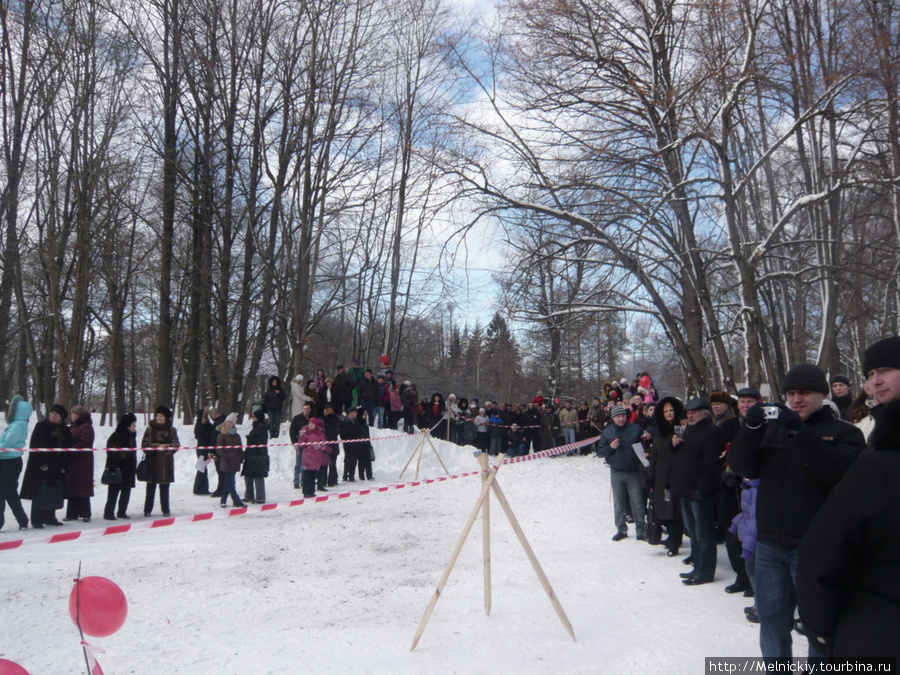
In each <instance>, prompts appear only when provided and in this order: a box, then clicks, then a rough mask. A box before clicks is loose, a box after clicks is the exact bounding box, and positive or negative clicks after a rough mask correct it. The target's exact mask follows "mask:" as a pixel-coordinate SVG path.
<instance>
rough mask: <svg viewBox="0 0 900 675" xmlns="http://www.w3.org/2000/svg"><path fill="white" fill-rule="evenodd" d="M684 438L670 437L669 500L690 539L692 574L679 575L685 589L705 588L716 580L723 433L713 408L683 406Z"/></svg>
mask: <svg viewBox="0 0 900 675" xmlns="http://www.w3.org/2000/svg"><path fill="white" fill-rule="evenodd" d="M684 409H685V411H686V412H687V419H688V427H687V429H686V430H685V433H684V438H683V439H682V438H679V437H678V436H677V435H675V436H673V437H672V452H673V454H674V457H673V458H672V479H671V485H672V497H673V498H675V499H678V500H679V501H680V503H681V515H682V518H683V519H684V529H685V531H686V532H687V535H688V536H689V537H690V538H691V561H692V562H693V564H694V569H693V571H692V572H685V573H684V574H682V575H681V577H682V579H683V583H684V584H685V585H686V586H700V585H701V584H708V583H709V582H711V581H712V580H713V579H715V577H716V520H715V510H716V495H717V494H718V493H719V464H718V460H719V454H721V452H722V450H723V449H724V443H723V442H722V432H721V430H720V429H719V427H717V426H716V425H715V424H713V420H712V406H711V405H710V403H709V401H707V400H706V399H704V398H694V399H691V400H690V401H688V402H687V405H685V406H684Z"/></svg>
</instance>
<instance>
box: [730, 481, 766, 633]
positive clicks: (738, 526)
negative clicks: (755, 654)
mask: <svg viewBox="0 0 900 675" xmlns="http://www.w3.org/2000/svg"><path fill="white" fill-rule="evenodd" d="M758 492H759V479H758V478H754V479H753V480H747V479H746V478H745V479H744V486H743V489H742V490H741V512H740V513H739V514H737V515H736V516H735V517H734V519H733V520H732V521H731V527H730V528H728V531H729V532H731V534H734V535H736V536H737V538H738V539H740V541H741V549H742V550H741V557H742V558H743V559H744V563H745V565H746V569H747V576H748V577H750V586H751V588H752V589H753V590H754V591H756V495H757V493H758ZM744 613H745V614H746V615H747V620H748V621H750V622H751V623H759V617H758V615H757V613H756V605H755V604H754V605H753V606H752V607H747V608H745V609H744Z"/></svg>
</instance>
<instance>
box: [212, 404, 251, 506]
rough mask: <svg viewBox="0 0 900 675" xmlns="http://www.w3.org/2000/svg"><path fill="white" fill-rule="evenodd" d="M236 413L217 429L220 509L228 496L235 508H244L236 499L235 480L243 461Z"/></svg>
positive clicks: (242, 503)
mask: <svg viewBox="0 0 900 675" xmlns="http://www.w3.org/2000/svg"><path fill="white" fill-rule="evenodd" d="M236 423H237V413H231V414H229V415H228V417H226V418H225V422H223V423H222V426H220V427H219V437H218V439H216V446H217V447H216V454H217V455H218V456H219V470H220V471H221V472H222V508H223V509H224V508H225V507H226V506H227V505H228V495H231V501H232V502H233V503H234V505H235V506H236V507H237V508H240V507H242V506H246V504H244V502H242V501H241V498H240V497H238V493H237V486H236V485H235V479H236V477H237V472H238V471H239V470H240V468H241V463H242V462H243V461H244V448H243V447H242V446H243V443H242V442H241V436H240V434H239V433H238V432H237V427H236V426H235V424H236Z"/></svg>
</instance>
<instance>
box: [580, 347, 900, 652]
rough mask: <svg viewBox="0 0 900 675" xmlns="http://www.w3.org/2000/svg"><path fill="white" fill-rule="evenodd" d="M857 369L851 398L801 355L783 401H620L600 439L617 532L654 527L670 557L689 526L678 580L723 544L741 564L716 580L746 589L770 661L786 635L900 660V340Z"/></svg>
mask: <svg viewBox="0 0 900 675" xmlns="http://www.w3.org/2000/svg"><path fill="white" fill-rule="evenodd" d="M863 375H864V387H863V392H861V394H860V395H859V396H858V397H856V398H854V397H853V396H852V394H851V392H850V380H849V378H847V377H845V376H843V375H835V376H833V377H832V378H831V380H830V382H829V380H828V379H827V378H826V374H825V372H824V371H823V370H822V369H821V368H819V367H817V366H815V365H812V364H801V365H798V366H795V367H794V368H792V369H790V370H789V371H788V373H787V374H786V376H785V378H784V381H783V382H782V383H781V390H782V391H783V392H784V396H785V404H784V405H782V404H764V403H762V402H761V396H760V394H759V392H758V391H757V390H755V389H752V388H745V389H741V390H739V391H738V392H737V395H736V396H730V395H729V394H727V393H726V392H724V391H716V392H712V393H711V394H710V395H709V397H708V398H693V399H690V400H689V401H687V402H686V403H682V402H681V401H680V400H678V399H677V398H675V397H666V398H663V399H662V400H660V401H657V402H655V404H654V405H652V406H651V405H645V406H644V409H645V414H644V415H643V422H641V420H640V419H639V416H636V415H635V414H634V411H633V410H629V409H627V408H625V407H624V406H619V405H615V406H613V407H612V409H611V410H610V411H609V416H610V418H611V423H609V424H607V426H605V428H604V429H603V431H602V433H601V436H600V439H599V440H598V442H597V444H596V451H597V454H598V456H600V457H604V458H606V461H607V463H608V464H609V467H610V483H611V487H612V493H613V501H614V519H615V525H616V533H615V534H614V535H613V540H614V541H622V540H623V539H625V538H627V536H628V529H627V523H628V521H629V520H633V522H634V524H635V530H636V534H637V538H638V539H644V538H645V537H646V527H647V523H649V522H654V523H655V524H658V525H662V526H663V527H664V528H665V530H666V532H667V534H668V537H667V539H665V540H664V541H662V542H661V543H663V544H665V545H666V547H667V549H668V551H667V555H668V556H669V557H675V556H677V555H678V552H679V548H680V546H681V544H682V541H683V536H684V534H687V536H688V537H689V539H690V546H691V548H690V555H689V556H688V557H687V558H685V559H684V561H683V562H684V563H685V564H686V565H689V566H690V567H691V569H690V571H687V572H684V573H682V574H681V577H682V582H683V583H684V584H685V585H687V586H699V585H703V584H707V583H709V582H711V581H713V579H714V578H715V573H716V561H717V543H718V542H720V541H722V540H724V543H725V545H726V550H727V552H728V558H729V562H730V564H731V566H732V568H733V570H734V572H735V574H736V579H735V581H734V583H732V584H730V585H729V586H727V587H726V588H725V590H726V591H727V592H729V593H738V592H743V593H744V595H745V596H747V597H755V605H754V606H752V607H748V608H746V609H745V613H746V614H747V618H748V619H749V620H750V621H753V622H756V623H759V625H760V637H759V640H760V648H761V652H762V655H763V657H765V658H766V659H767V660H778V659H785V658H788V657H791V656H792V630H797V632H799V633H801V634H803V635H806V637H807V639H808V642H809V651H808V655H809V657H810V658H813V659H826V658H836V659H842V658H859V657H893V658H898V657H900V490H898V487H897V486H898V485H900V337H892V338H887V339H885V340H881V341H879V342H877V343H875V344H874V345H872V346H871V347H869V348H868V349H867V350H866V352H865V357H864V367H863ZM616 398H619V397H616ZM620 400H621V399H620ZM648 408H649V409H650V412H649V413H647V412H646V411H647V409H648ZM603 423H604V422H603V421H601V422H600V425H601V426H602V425H603ZM642 453H643V454H644V455H645V459H647V460H648V462H649V465H648V466H647V467H646V469H644V468H643V467H642V462H641V458H640V455H641V454H642ZM645 488H646V490H645ZM646 511H649V515H647V514H646V513H645V512H646ZM654 543H655V542H654ZM798 604H799V619H796V618H795V611H796V610H797V609H798Z"/></svg>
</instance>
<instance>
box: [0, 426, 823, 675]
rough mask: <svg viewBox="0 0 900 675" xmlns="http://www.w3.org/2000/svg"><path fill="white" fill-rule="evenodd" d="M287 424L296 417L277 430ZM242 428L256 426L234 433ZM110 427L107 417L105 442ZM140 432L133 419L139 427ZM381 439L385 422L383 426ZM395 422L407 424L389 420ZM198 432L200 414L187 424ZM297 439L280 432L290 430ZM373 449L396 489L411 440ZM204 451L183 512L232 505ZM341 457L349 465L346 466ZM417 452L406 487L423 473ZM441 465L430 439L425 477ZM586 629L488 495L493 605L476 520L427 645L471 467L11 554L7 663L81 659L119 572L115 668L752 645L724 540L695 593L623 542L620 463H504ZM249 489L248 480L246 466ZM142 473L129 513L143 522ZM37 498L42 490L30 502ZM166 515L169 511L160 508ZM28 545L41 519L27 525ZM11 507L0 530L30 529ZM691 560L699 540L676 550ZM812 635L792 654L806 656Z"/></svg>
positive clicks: (476, 660)
mask: <svg viewBox="0 0 900 675" xmlns="http://www.w3.org/2000/svg"><path fill="white" fill-rule="evenodd" d="M283 428H284V430H285V433H286V429H287V426H286V425H283ZM240 430H241V432H242V434H243V433H245V432H246V427H241V428H240ZM111 431H112V430H111V429H109V428H98V429H97V436H98V438H97V442H96V445H97V446H98V447H102V446H103V445H105V442H106V438H107V437H108V436H109V434H110V433H111ZM142 433H143V429H142V428H139V429H138V438H140V435H141V434H142ZM381 433H384V434H387V433H388V432H381ZM395 433H396V432H395ZM179 436H180V438H181V441H182V443H184V444H186V445H187V444H188V443H192V442H193V433H192V429H191V428H190V427H184V428H179ZM282 440H286V436H283V437H282ZM417 441H418V438H415V437H408V438H402V439H396V440H386V441H383V442H379V443H376V445H375V448H376V455H377V459H376V461H375V464H374V467H375V469H374V470H375V481H374V482H373V483H362V484H360V483H355V484H341V486H340V488H338V489H339V490H343V489H344V488H346V487H356V488H359V487H372V486H375V485H386V484H392V483H396V482H398V475H399V473H400V470H401V469H402V468H403V465H404V464H405V463H406V461H407V459H409V457H410V455H411V453H412V452H413V450H414V448H415V447H416V443H417ZM435 444H436V446H437V448H438V450H439V452H440V453H441V457H442V458H443V460H444V463H445V464H446V465H447V468H448V469H449V470H450V471H451V472H452V473H462V472H468V471H473V470H476V469H477V468H478V465H477V462H476V460H475V459H474V458H473V456H472V450H473V449H472V448H469V447H466V448H459V447H457V446H454V445H450V444H446V443H443V442H440V441H438V442H436V443H435ZM270 455H271V456H272V472H271V474H270V477H269V478H268V479H267V480H266V488H267V491H268V498H269V502H274V501H277V502H287V501H289V500H291V499H298V498H299V497H300V494H299V491H298V490H294V489H293V487H292V470H293V451H292V450H291V449H290V448H287V447H282V448H272V449H271V450H270ZM195 461H196V458H195V454H194V453H193V451H182V452H179V453H178V454H177V455H176V475H177V480H176V483H175V484H174V485H173V486H172V514H173V515H174V516H185V515H189V514H193V513H203V512H208V511H211V510H218V500H217V499H210V498H208V497H198V496H194V495H192V494H191V486H192V480H193V471H194V463H195ZM341 461H342V458H341V459H339V465H340V462H341ZM102 470H103V459H102V455H98V456H97V457H96V459H95V474H96V483H97V488H96V494H97V496H96V497H94V499H93V500H92V506H93V511H94V514H95V517H94V519H93V520H92V522H90V523H88V524H77V525H76V524H72V523H69V524H67V525H66V526H65V527H64V528H56V529H55V530H54V531H53V532H52V533H53V534H56V533H57V532H58V531H61V530H71V529H75V528H82V529H85V530H87V529H91V528H103V527H105V526H106V525H108V523H106V522H105V521H104V520H103V519H102V517H101V515H102V509H103V501H104V500H105V495H106V488H105V486H102V485H100V475H101V473H102ZM414 472H415V462H414V463H413V465H412V467H411V470H408V471H407V474H406V475H405V476H404V480H405V481H407V480H412V477H413V475H414ZM441 475H443V470H442V469H441V467H440V465H439V464H438V462H437V460H436V459H435V458H434V456H433V455H432V454H431V451H430V450H429V449H428V448H427V446H426V453H425V454H424V455H423V462H422V468H421V470H420V478H434V477H438V476H441ZM498 481H499V483H500V485H501V486H502V488H503V490H504V492H505V494H506V496H507V498H508V499H509V501H510V504H511V506H512V508H513V510H514V511H515V513H516V515H517V517H518V519H519V522H520V524H521V526H522V528H523V529H524V531H525V534H526V536H527V537H528V539H529V541H530V543H531V545H532V547H533V548H534V551H535V553H536V555H537V557H538V559H539V561H540V562H541V564H542V566H543V568H544V570H545V572H546V573H547V576H548V577H549V580H550V583H551V584H552V586H553V589H554V591H555V593H556V595H557V597H558V598H559V600H560V602H561V604H562V606H563V608H564V610H565V612H566V614H567V615H568V617H569V620H570V621H571V623H572V625H573V627H574V629H575V636H576V640H575V641H573V640H572V639H571V638H570V637H569V635H568V634H567V633H566V631H565V630H564V629H563V627H562V625H561V623H560V621H559V619H558V617H557V616H556V614H555V612H554V610H553V607H552V605H551V604H550V601H549V600H548V599H547V596H546V595H545V593H544V591H543V589H542V588H541V586H540V583H539V582H538V579H537V576H536V575H535V573H534V571H533V570H532V568H531V565H530V564H529V562H528V559H527V558H526V556H525V553H524V551H523V550H522V549H521V547H520V546H519V543H518V540H517V539H516V537H515V534H514V532H513V531H512V528H511V527H510V526H509V523H508V522H507V520H506V518H505V516H504V514H503V512H502V510H501V509H500V507H499V504H498V503H497V502H496V500H493V501H492V505H491V506H492V508H491V541H492V552H491V558H492V567H493V575H492V579H493V602H492V609H491V614H490V616H488V615H487V614H486V613H485V610H484V592H483V583H482V580H483V572H482V546H481V525H480V519H479V521H478V522H477V523H476V525H475V527H474V528H473V530H472V533H471V534H470V536H469V540H468V542H467V543H466V546H465V547H464V548H463V550H462V553H461V555H460V557H459V560H458V562H457V564H456V567H455V568H454V570H453V573H452V574H451V576H450V579H449V581H448V583H447V586H446V587H445V588H444V591H443V593H442V595H441V599H440V601H439V602H438V604H437V607H436V609H435V611H434V614H433V616H432V617H431V620H430V622H429V624H428V626H427V628H426V630H425V633H424V635H423V636H422V638H421V640H420V642H419V645H418V647H417V648H416V650H415V651H414V652H410V646H411V644H412V639H413V636H414V634H415V631H416V628H417V626H418V624H419V621H420V620H421V618H422V615H423V613H424V611H425V608H426V607H427V605H428V602H429V600H430V599H431V596H432V593H433V592H434V590H435V587H436V585H437V582H438V580H439V579H440V576H441V572H442V570H443V568H444V566H445V564H446V562H447V560H448V559H449V557H450V554H451V551H452V549H453V546H454V544H455V543H456V541H457V539H458V538H459V536H460V534H461V532H462V529H463V526H464V525H465V522H466V519H467V517H468V515H469V512H470V511H471V509H472V507H473V505H474V503H475V501H476V499H477V497H478V494H479V492H480V479H479V478H478V477H477V476H470V477H464V478H459V479H456V480H450V481H445V482H440V483H434V484H431V485H422V486H419V487H413V488H405V489H402V490H390V491H387V492H384V493H377V494H371V495H367V496H354V497H351V498H348V499H342V500H334V501H328V502H322V503H306V504H304V505H302V506H298V507H292V508H286V507H285V508H282V507H280V506H279V508H277V509H275V510H273V511H268V512H265V513H255V514H248V515H243V516H237V517H231V518H223V519H216V520H210V521H205V522H198V523H186V524H181V523H177V524H175V525H173V526H171V527H165V528H159V529H154V530H140V531H135V532H130V533H126V534H122V535H111V536H107V537H98V538H84V539H79V540H76V541H73V542H67V543H59V544H35V545H26V546H22V547H21V548H18V549H15V550H9V551H0V625H2V630H0V658H6V659H9V660H11V661H14V662H16V663H19V664H21V665H22V666H23V667H25V668H26V669H27V670H28V671H29V672H30V673H32V675H42V674H47V673H49V674H63V673H78V672H85V666H84V657H83V655H82V652H81V648H80V646H79V635H78V631H77V629H76V628H75V626H74V625H73V623H72V621H71V619H70V618H69V612H68V597H69V593H70V591H71V589H72V580H73V579H74V578H75V576H76V574H77V570H78V565H79V563H81V564H82V575H84V576H103V577H107V578H109V579H112V580H113V581H115V582H116V583H117V584H119V586H120V587H121V588H122V590H123V591H124V592H125V595H126V597H127V599H128V603H129V607H128V619H127V621H126V622H125V625H124V627H123V628H122V629H121V630H120V631H119V632H118V633H116V634H114V635H112V636H110V637H107V638H103V639H92V638H88V641H89V642H91V643H92V644H94V645H97V646H99V647H101V648H103V649H105V650H106V654H101V655H99V661H100V664H101V665H102V666H103V669H104V671H105V672H106V673H107V674H108V675H114V674H119V673H147V674H151V673H152V674H159V673H191V674H194V673H197V674H200V673H215V674H217V675H218V674H221V673H240V674H249V675H256V674H264V673H272V674H281V673H298V672H301V671H307V672H308V671H312V672H319V673H391V674H397V673H416V674H418V673H498V672H504V673H634V672H641V673H667V674H668V673H701V672H703V668H704V657H707V656H758V654H759V648H758V644H757V639H758V629H757V627H756V626H753V625H751V624H750V623H748V622H747V621H746V620H745V618H744V612H743V608H744V607H745V606H747V605H748V604H749V602H750V601H749V600H747V599H745V598H743V597H742V596H741V595H740V594H738V595H737V596H733V595H729V594H727V593H725V592H724V591H723V588H724V587H725V586H726V585H727V584H729V583H731V582H732V581H733V580H734V575H733V574H732V573H731V570H730V567H729V566H728V561H727V557H726V555H725V550H724V547H719V566H718V573H717V578H716V582H715V583H713V584H708V585H705V586H698V587H686V586H684V585H682V584H681V583H680V580H679V577H678V574H679V573H680V572H684V571H685V570H686V569H687V568H686V567H685V566H683V565H682V564H681V563H680V561H681V557H678V558H667V557H666V556H665V550H664V548H663V547H659V546H657V547H651V546H648V545H647V544H646V543H644V542H639V541H636V540H635V539H634V536H633V535H634V532H633V530H632V531H631V532H630V535H631V536H630V537H629V538H628V539H626V540H625V541H622V542H618V543H616V542H613V541H611V539H610V537H611V536H612V535H613V534H614V533H615V527H614V526H613V515H612V503H611V501H610V492H609V471H608V469H605V468H604V467H603V464H602V462H601V461H600V460H597V459H594V458H592V457H554V458H547V459H540V460H535V461H530V462H523V463H517V464H513V465H508V466H504V467H503V468H502V469H501V470H500V473H499V474H498ZM239 491H240V492H242V480H241V479H239ZM143 494H144V488H143V486H142V485H138V487H137V488H136V489H135V490H134V491H133V493H132V499H131V506H130V509H129V512H130V514H131V515H132V517H133V518H134V519H136V520H137V521H141V520H143V518H142V516H141V515H140V514H141V506H142V503H143ZM25 505H26V510H27V508H28V506H29V503H28V502H26V503H25ZM157 512H158V507H157ZM23 534H24V535H25V538H26V539H27V538H32V537H42V536H46V535H47V534H48V531H47V530H44V531H43V532H42V531H37V530H28V531H27V532H25V533H23ZM19 538H20V532H19V531H18V529H17V528H15V519H14V518H12V516H11V514H10V513H9V512H8V510H7V524H6V526H5V528H4V529H3V531H2V532H0V542H3V541H9V540H11V539H19ZM682 551H683V552H684V554H685V555H687V546H685V548H683V549H682ZM804 642H805V641H802V639H801V638H799V636H797V637H796V639H795V653H796V654H797V655H805V648H804V647H803V646H802V643H804Z"/></svg>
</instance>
